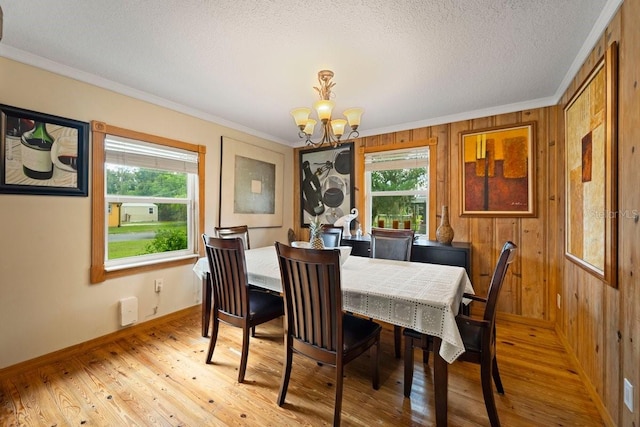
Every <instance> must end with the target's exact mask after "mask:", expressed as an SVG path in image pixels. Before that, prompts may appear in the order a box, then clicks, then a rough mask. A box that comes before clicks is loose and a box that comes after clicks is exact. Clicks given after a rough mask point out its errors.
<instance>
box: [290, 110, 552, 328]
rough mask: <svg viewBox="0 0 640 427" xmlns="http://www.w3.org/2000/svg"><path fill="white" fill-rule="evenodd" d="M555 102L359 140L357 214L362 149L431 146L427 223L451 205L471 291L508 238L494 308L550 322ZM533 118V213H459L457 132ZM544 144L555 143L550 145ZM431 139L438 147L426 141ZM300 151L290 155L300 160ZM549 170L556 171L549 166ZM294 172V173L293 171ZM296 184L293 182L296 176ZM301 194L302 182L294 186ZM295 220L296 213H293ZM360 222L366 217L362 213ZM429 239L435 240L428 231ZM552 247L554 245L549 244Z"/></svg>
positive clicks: (484, 282)
mask: <svg viewBox="0 0 640 427" xmlns="http://www.w3.org/2000/svg"><path fill="white" fill-rule="evenodd" d="M555 111H556V107H549V108H540V109H535V110H528V111H522V112H517V113H510V114H501V115H497V116H492V117H485V118H481V119H475V120H467V121H462V122H456V123H450V124H443V125H437V126H430V127H425V128H419V129H412V130H407V131H402V132H395V133H390V134H384V135H375V136H369V137H365V138H361V139H359V140H356V142H355V147H356V149H355V155H356V159H355V164H356V182H355V191H356V201H357V202H356V204H357V208H358V210H359V211H360V212H361V213H364V212H365V209H364V196H363V185H364V171H363V164H364V161H363V158H364V152H365V150H370V149H373V148H374V147H375V149H376V150H379V149H382V148H388V149H390V150H392V149H399V148H405V147H408V146H413V145H415V143H416V142H417V141H423V142H424V144H425V145H426V144H430V146H431V147H432V149H435V155H436V171H435V182H432V183H431V185H432V188H435V193H436V197H435V206H431V218H430V224H436V225H437V224H438V223H439V222H440V212H441V209H440V207H441V206H442V205H448V206H449V214H450V222H451V226H452V227H453V229H454V231H455V237H454V240H455V241H465V242H471V243H472V262H473V266H472V270H473V277H471V280H472V282H473V286H474V289H475V290H476V292H477V293H478V294H481V295H485V294H486V292H487V289H488V285H489V282H490V281H491V274H492V273H493V268H494V266H495V263H496V260H497V257H498V254H499V252H500V249H501V248H502V246H503V245H504V242H505V241H507V240H512V241H513V242H515V243H516V244H517V245H518V248H519V250H518V257H517V259H516V261H515V262H514V263H513V264H512V267H511V268H510V269H509V273H508V277H507V280H506V282H505V285H504V287H503V290H502V294H501V296H500V307H499V309H500V310H501V311H503V312H506V313H511V314H516V315H522V316H526V317H529V318H534V319H540V320H546V321H551V320H554V315H555V311H554V310H552V309H550V307H549V304H551V303H552V302H553V303H555V293H556V276H557V269H556V268H555V267H550V266H555V263H554V262H553V260H552V259H551V257H556V256H557V248H556V245H557V242H558V239H557V238H556V236H555V235H554V236H548V235H547V234H546V233H547V232H549V231H550V232H557V230H556V227H551V226H549V219H550V218H551V219H552V220H553V219H554V218H557V206H556V205H557V200H558V198H557V197H556V195H555V194H550V193H551V192H552V191H555V189H556V186H555V178H554V180H553V181H552V184H553V185H549V184H550V183H549V176H553V177H555V169H554V168H550V167H549V165H550V159H555V140H556V138H555V136H556V135H555V117H556V113H555ZM530 121H535V122H536V126H535V156H536V159H535V165H536V170H535V174H536V176H535V178H534V179H535V180H536V183H537V185H536V187H537V193H536V211H537V216H536V217H535V218H469V217H461V216H460V154H459V144H460V135H459V133H460V132H463V131H468V130H476V129H483V128H488V127H493V126H500V125H512V124H519V123H523V122H530ZM549 141H552V143H551V144H550V142H549ZM434 142H435V145H431V144H433V143H434ZM299 151H300V149H299V150H297V152H296V153H295V154H294V159H296V163H297V159H298V158H299V157H298V156H299ZM550 170H553V171H554V173H550V172H549V171H550ZM296 176H299V170H296ZM296 181H298V180H296ZM296 191H297V194H299V191H300V190H299V187H298V188H296ZM295 203H296V206H295V207H294V208H295V209H296V210H295V212H299V209H300V205H299V197H296V201H295ZM294 217H295V218H296V219H297V218H298V214H296V215H294ZM361 220H363V219H362V218H361ZM295 232H296V235H297V236H298V238H301V239H306V238H307V231H306V230H304V229H301V228H300V226H299V224H297V223H296V229H295ZM431 238H435V235H434V234H433V232H432V235H431ZM547 245H550V246H551V247H550V248H549V247H547Z"/></svg>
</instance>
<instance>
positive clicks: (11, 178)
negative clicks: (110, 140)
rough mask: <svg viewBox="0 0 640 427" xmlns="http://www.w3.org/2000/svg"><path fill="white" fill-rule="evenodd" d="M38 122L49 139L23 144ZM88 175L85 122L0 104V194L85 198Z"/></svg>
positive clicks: (86, 129) (87, 129)
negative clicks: (44, 141)
mask: <svg viewBox="0 0 640 427" xmlns="http://www.w3.org/2000/svg"><path fill="white" fill-rule="evenodd" d="M38 123H42V124H43V127H44V129H45V130H46V133H47V134H48V135H49V136H50V137H51V139H52V142H50V143H39V144H38V145H37V146H36V145H35V144H28V143H27V141H28V140H29V138H27V137H28V136H30V135H31V132H32V131H34V130H35V129H36V128H37V127H38V126H37V124H38ZM40 140H42V139H40ZM47 156H48V157H47ZM29 166H33V168H29ZM34 170H35V171H36V172H35V173H34V172H33V171H34ZM27 173H29V174H30V175H31V176H29V175H27ZM88 174H89V123H86V122H81V121H78V120H72V119H68V118H64V117H59V116H54V115H50V114H45V113H40V112H37V111H31V110H25V109H22V108H17V107H12V106H9V105H1V104H0V193H6V194H34V195H53V196H81V197H86V196H87V195H88V190H89V185H88Z"/></svg>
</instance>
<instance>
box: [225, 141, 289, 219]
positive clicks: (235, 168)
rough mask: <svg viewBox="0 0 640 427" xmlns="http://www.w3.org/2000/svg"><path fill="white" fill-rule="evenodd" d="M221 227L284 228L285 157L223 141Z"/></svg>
mask: <svg viewBox="0 0 640 427" xmlns="http://www.w3.org/2000/svg"><path fill="white" fill-rule="evenodd" d="M221 147H222V153H221V156H220V158H221V164H220V171H221V176H220V223H219V225H220V226H221V227H231V226H236V225H247V226H248V227H249V228H258V227H281V226H282V191H283V185H284V176H283V173H284V155H283V154H282V153H278V152H275V151H272V150H269V149H266V148H263V147H259V146H257V145H252V144H247V143H245V142H242V141H238V140H235V139H232V138H228V137H225V136H223V137H222V144H221Z"/></svg>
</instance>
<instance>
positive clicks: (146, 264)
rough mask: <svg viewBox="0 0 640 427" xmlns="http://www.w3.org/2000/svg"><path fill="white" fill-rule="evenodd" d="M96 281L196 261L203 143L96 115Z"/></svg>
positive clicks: (93, 278) (93, 266)
mask: <svg viewBox="0 0 640 427" xmlns="http://www.w3.org/2000/svg"><path fill="white" fill-rule="evenodd" d="M92 128H93V149H94V154H93V165H94V166H93V190H92V197H93V200H92V202H93V212H94V214H93V221H94V224H93V227H92V229H93V231H92V239H93V243H92V259H91V282H92V283H97V282H102V281H104V280H105V279H106V278H109V277H116V276H122V275H126V274H132V273H136V272H140V271H144V270H151V269H155V268H158V266H162V267H166V266H173V265H180V264H186V263H191V262H193V258H194V257H196V256H198V253H199V250H198V247H199V243H200V242H199V241H200V239H199V236H200V234H201V233H202V229H203V222H204V221H203V215H202V206H204V200H203V197H204V188H202V186H203V183H204V153H205V147H203V146H198V145H193V144H187V143H184V142H179V141H173V140H168V139H166V138H160V137H157V136H152V135H146V134H141V133H138V132H133V131H127V130H123V129H119V128H115V127H110V126H108V125H105V124H104V123H99V122H94V123H92Z"/></svg>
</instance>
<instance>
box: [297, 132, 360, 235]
mask: <svg viewBox="0 0 640 427" xmlns="http://www.w3.org/2000/svg"><path fill="white" fill-rule="evenodd" d="M299 170H300V174H299V177H298V179H299V183H300V208H301V209H300V226H301V227H308V226H309V223H310V222H311V219H312V218H313V217H314V216H315V215H316V214H317V215H318V216H320V221H321V222H322V223H323V224H333V223H334V222H335V221H336V220H338V219H339V218H340V217H342V216H344V215H347V214H349V213H350V211H351V209H352V208H354V207H355V194H354V184H355V179H354V155H353V142H346V143H343V144H340V145H338V146H337V147H330V146H329V147H322V148H315V149H310V150H301V151H300V164H299Z"/></svg>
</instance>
